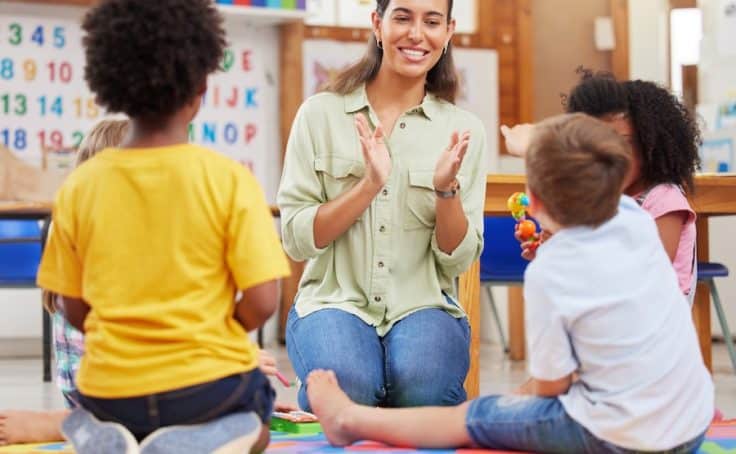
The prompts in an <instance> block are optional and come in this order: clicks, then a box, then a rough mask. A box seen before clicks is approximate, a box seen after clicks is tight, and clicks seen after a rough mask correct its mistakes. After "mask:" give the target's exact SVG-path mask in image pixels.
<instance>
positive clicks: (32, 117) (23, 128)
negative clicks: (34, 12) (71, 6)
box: [0, 15, 102, 164]
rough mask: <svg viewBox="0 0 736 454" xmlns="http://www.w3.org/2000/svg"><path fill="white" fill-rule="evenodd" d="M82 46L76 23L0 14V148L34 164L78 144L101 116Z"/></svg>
mask: <svg viewBox="0 0 736 454" xmlns="http://www.w3.org/2000/svg"><path fill="white" fill-rule="evenodd" d="M80 42H81V36H80V29H79V26H78V25H77V23H76V22H75V21H73V20H70V19H64V18H59V19H51V18H37V17H33V16H6V15H0V119H1V121H0V144H2V145H5V146H6V147H8V148H10V149H11V150H13V151H14V152H15V153H16V154H17V155H18V156H20V157H21V158H22V159H24V160H26V161H29V162H31V163H33V164H39V163H40V157H41V150H42V149H44V148H50V149H59V148H64V147H74V146H77V145H79V143H80V142H81V140H82V138H83V137H84V135H83V134H84V131H86V129H87V128H88V127H89V126H90V124H92V123H93V122H94V121H96V120H97V119H99V118H100V117H101V115H102V111H101V109H100V108H99V107H98V106H97V105H96V104H95V101H94V97H93V96H92V95H91V94H90V93H89V90H87V88H86V84H85V82H84V74H83V72H84V64H83V63H84V57H83V53H82V50H81V48H80V44H79V43H80Z"/></svg>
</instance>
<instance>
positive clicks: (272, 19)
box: [217, 4, 307, 25]
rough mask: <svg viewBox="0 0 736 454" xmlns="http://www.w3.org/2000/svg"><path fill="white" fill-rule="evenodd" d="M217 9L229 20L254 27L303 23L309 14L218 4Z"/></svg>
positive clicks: (296, 10) (292, 10) (299, 10)
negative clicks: (295, 22)
mask: <svg viewBox="0 0 736 454" xmlns="http://www.w3.org/2000/svg"><path fill="white" fill-rule="evenodd" d="M217 9H219V10H220V12H222V14H223V15H224V16H225V18H226V19H228V20H237V21H243V22H245V23H248V24H252V25H277V24H281V23H284V22H294V21H301V20H304V19H305V18H306V17H307V12H306V11H304V10H301V9H279V8H266V7H259V6H238V5H222V4H218V5H217Z"/></svg>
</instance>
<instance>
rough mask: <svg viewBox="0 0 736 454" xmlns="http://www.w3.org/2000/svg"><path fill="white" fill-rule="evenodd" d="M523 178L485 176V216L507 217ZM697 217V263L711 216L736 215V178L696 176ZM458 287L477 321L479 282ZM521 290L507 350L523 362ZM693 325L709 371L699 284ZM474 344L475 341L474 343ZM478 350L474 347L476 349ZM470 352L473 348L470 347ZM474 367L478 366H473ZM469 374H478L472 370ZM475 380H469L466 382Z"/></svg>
mask: <svg viewBox="0 0 736 454" xmlns="http://www.w3.org/2000/svg"><path fill="white" fill-rule="evenodd" d="M525 182H526V178H525V177H524V176H523V175H488V177H487V179H486V201H485V214H486V215H504V216H505V215H507V214H508V210H507V208H506V199H508V197H509V195H511V194H512V193H514V192H517V191H524V190H525ZM691 203H692V206H693V208H694V209H695V212H696V213H697V215H698V220H697V230H698V240H697V250H698V261H701V262H707V261H708V259H709V244H708V219H709V218H710V217H713V216H727V215H735V214H736V177H727V176H697V177H696V178H695V196H694V197H693V198H692V200H691ZM471 272H472V270H471ZM466 285H467V286H463V287H461V297H460V298H461V300H462V301H463V305H464V306H466V307H468V308H469V310H468V316H469V317H477V315H478V314H479V310H478V307H477V306H478V305H479V304H480V303H479V298H478V295H479V294H480V280H479V279H476V278H475V276H472V281H471V282H468V283H467V284H466ZM521 295H522V293H521V289H520V288H513V287H512V288H509V348H510V350H511V358H512V359H524V357H525V355H524V301H523V299H522V296H521ZM693 321H694V323H695V328H696V331H697V333H698V340H699V342H700V349H701V352H702V353H703V361H704V362H705V364H706V366H708V368H709V369H710V368H711V367H712V354H711V329H710V293H709V292H708V288H707V286H705V285H704V284H699V285H698V288H697V292H696V294H695V303H694V305H693ZM478 323H479V322H478V320H471V326H473V327H475V326H477V325H478ZM473 340H474V339H473ZM475 348H477V347H475ZM471 351H473V347H471ZM476 367H477V364H476ZM471 373H474V374H477V370H474V369H473V368H472V366H471ZM472 379H474V380H476V381H477V377H475V378H473V377H470V376H469V378H468V380H472Z"/></svg>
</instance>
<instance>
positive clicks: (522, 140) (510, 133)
mask: <svg viewBox="0 0 736 454" xmlns="http://www.w3.org/2000/svg"><path fill="white" fill-rule="evenodd" d="M533 132H534V125H533V124H530V123H522V124H518V125H516V126H514V127H513V128H509V127H508V126H506V125H502V126H501V134H503V138H504V139H505V142H506V150H507V151H508V152H509V154H512V155H514V156H518V157H520V158H523V157H525V156H526V150H527V149H528V148H529V144H530V142H531V140H532V134H533Z"/></svg>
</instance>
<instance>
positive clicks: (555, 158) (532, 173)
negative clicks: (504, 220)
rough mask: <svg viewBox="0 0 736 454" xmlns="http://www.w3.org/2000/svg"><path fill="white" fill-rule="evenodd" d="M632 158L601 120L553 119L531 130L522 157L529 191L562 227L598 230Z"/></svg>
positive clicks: (607, 216)
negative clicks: (527, 147) (584, 227)
mask: <svg viewBox="0 0 736 454" xmlns="http://www.w3.org/2000/svg"><path fill="white" fill-rule="evenodd" d="M631 153H632V152H631V148H630V147H629V145H628V144H627V143H626V141H625V140H624V139H622V138H621V137H620V136H619V135H618V134H617V133H616V132H615V131H614V130H613V129H612V128H611V127H610V126H609V125H606V124H605V123H603V122H601V121H600V120H596V119H595V118H593V117H589V116H588V115H584V114H580V113H576V114H566V115H558V116H556V117H552V118H550V119H548V120H545V121H543V122H541V123H539V124H538V125H537V126H536V127H535V129H534V134H533V137H532V140H531V143H530V145H529V149H528V151H527V154H526V169H527V184H528V186H529V191H530V192H531V193H533V194H534V196H535V197H536V198H537V199H539V201H540V202H541V203H542V205H543V206H544V208H545V211H546V212H547V214H549V216H550V217H551V218H552V219H553V220H554V221H555V222H557V223H559V224H560V225H562V226H564V227H570V226H576V225H587V226H592V227H595V226H598V225H600V224H602V223H604V222H606V221H607V220H609V219H610V218H612V217H613V216H614V215H615V214H616V211H617V209H618V203H619V199H620V198H621V191H622V190H623V185H624V179H625V177H626V175H627V173H628V171H629V166H630V165H631Z"/></svg>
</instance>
